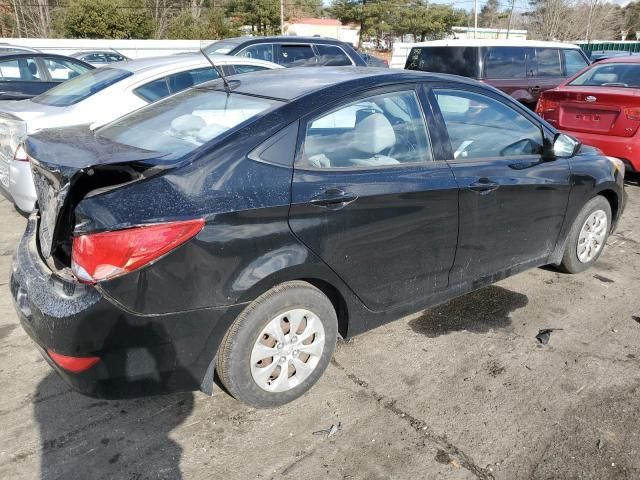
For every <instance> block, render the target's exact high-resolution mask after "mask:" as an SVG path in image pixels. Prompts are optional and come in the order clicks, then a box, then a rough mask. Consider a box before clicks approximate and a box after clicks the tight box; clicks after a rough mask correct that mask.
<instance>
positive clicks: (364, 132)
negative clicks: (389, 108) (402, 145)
mask: <svg viewBox="0 0 640 480" xmlns="http://www.w3.org/2000/svg"><path fill="white" fill-rule="evenodd" d="M395 143H396V134H395V132H394V131H393V127H392V126H391V123H390V122H389V120H387V117H385V116H384V115H382V114H381V113H372V114H371V115H368V116H367V117H365V118H363V119H362V120H360V121H359V122H358V123H357V125H356V128H355V129H354V131H353V147H354V148H356V149H357V150H359V151H361V152H363V153H369V154H376V153H380V152H382V151H383V150H385V149H387V148H389V147H392V146H393V145H395Z"/></svg>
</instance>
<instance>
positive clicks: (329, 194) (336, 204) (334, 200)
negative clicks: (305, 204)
mask: <svg viewBox="0 0 640 480" xmlns="http://www.w3.org/2000/svg"><path fill="white" fill-rule="evenodd" d="M357 199H358V196H357V195H355V194H353V193H348V192H345V191H344V190H340V189H339V188H330V189H328V190H325V191H324V192H322V193H321V194H320V195H317V196H315V197H313V198H312V199H311V200H310V203H311V205H316V206H318V207H327V208H333V209H338V208H342V207H344V206H345V205H348V204H349V203H351V202H355V201H356V200H357Z"/></svg>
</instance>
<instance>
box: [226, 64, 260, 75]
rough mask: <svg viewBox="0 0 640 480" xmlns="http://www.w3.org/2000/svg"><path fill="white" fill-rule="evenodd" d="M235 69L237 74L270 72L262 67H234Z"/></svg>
mask: <svg viewBox="0 0 640 480" xmlns="http://www.w3.org/2000/svg"><path fill="white" fill-rule="evenodd" d="M233 69H234V70H235V71H236V73H238V74H239V73H250V72H259V71H260V70H269V69H268V68H267V67H262V66H260V65H234V66H233Z"/></svg>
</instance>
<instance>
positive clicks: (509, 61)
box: [484, 47, 527, 80]
mask: <svg viewBox="0 0 640 480" xmlns="http://www.w3.org/2000/svg"><path fill="white" fill-rule="evenodd" d="M526 60H527V49H526V48H522V47H490V48H487V50H486V55H485V60H484V64H485V67H484V68H485V77H486V78H491V79H496V80H498V79H513V78H526V77H527V68H526Z"/></svg>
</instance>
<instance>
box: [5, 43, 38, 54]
mask: <svg viewBox="0 0 640 480" xmlns="http://www.w3.org/2000/svg"><path fill="white" fill-rule="evenodd" d="M22 52H36V53H39V52H40V50H37V49H35V48H31V47H24V46H22V45H14V44H12V43H7V42H0V54H3V55H4V54H7V53H22Z"/></svg>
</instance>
